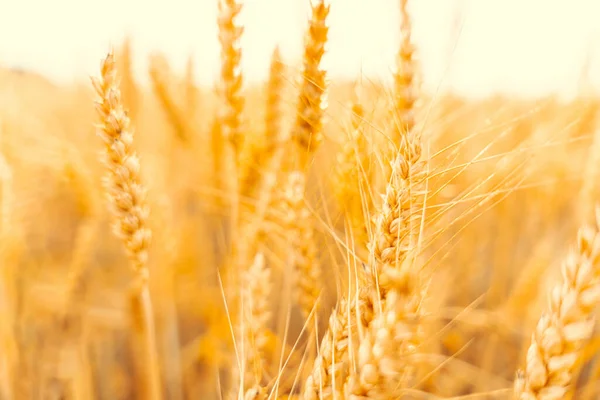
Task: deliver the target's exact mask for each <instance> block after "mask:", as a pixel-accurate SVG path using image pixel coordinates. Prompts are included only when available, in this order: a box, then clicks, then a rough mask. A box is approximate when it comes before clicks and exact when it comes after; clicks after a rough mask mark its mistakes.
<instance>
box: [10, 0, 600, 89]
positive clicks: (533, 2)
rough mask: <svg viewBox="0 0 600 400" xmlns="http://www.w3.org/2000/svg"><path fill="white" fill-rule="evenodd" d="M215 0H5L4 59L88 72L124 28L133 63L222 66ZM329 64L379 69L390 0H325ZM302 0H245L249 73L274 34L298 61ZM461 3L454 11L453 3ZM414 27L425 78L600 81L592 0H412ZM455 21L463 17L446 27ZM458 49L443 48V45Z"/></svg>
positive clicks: (256, 75) (384, 60)
mask: <svg viewBox="0 0 600 400" xmlns="http://www.w3.org/2000/svg"><path fill="white" fill-rule="evenodd" d="M217 1H218V0H102V1H91V0H4V1H3V5H2V6H1V7H0V38H1V40H0V64H2V65H7V66H22V67H25V68H29V69H33V70H36V71H39V72H42V73H44V74H46V75H48V76H50V77H51V78H53V79H55V80H59V81H70V80H72V79H73V78H77V79H85V78H86V77H87V75H90V74H95V73H96V72H97V69H98V63H99V60H100V59H101V58H102V57H103V56H104V54H105V52H106V50H107V49H108V48H109V46H110V45H111V44H114V45H118V44H120V41H121V39H122V38H123V36H124V35H125V34H131V36H132V40H133V46H134V48H133V49H134V52H135V56H136V59H135V62H136V69H137V70H138V71H139V72H140V74H142V75H144V76H146V75H147V74H146V60H147V55H148V54H149V53H150V52H151V51H153V50H160V51H162V52H164V53H165V54H166V55H167V56H168V57H169V58H170V60H171V63H172V66H173V68H174V69H175V70H179V71H182V70H183V68H184V65H185V61H186V59H187V57H188V55H189V54H190V53H191V54H193V55H194V59H195V62H196V66H197V77H198V80H199V81H200V82H202V83H210V82H211V81H212V80H213V79H214V78H215V77H216V76H217V75H218V68H219V62H218V59H219V45H218V41H217V28H216V15H217V14H216V12H217ZM330 3H331V14H330V26H331V29H330V44H329V53H328V57H327V60H326V62H327V66H328V69H329V73H330V76H331V77H332V78H335V77H339V76H344V77H349V78H358V77H359V76H360V75H361V74H364V75H365V76H367V77H375V78H386V77H388V76H389V74H390V71H391V68H393V66H394V55H395V52H396V47H397V43H398V40H399V38H398V11H397V3H398V0H330ZM308 5H309V0H246V1H245V2H244V10H243V16H242V20H243V23H244V25H245V29H246V30H245V33H244V37H243V41H242V46H243V51H244V53H243V61H242V62H243V68H244V72H245V74H246V77H247V80H256V79H262V78H264V77H265V76H266V73H267V69H268V63H269V57H270V54H271V52H272V50H273V47H274V46H275V45H276V44H279V45H280V46H281V48H282V51H283V56H284V58H285V61H286V62H288V63H297V60H298V59H299V57H300V52H301V44H302V39H303V33H304V29H305V27H306V24H307V17H308ZM459 10H460V12H459ZM411 11H412V15H413V26H414V39H415V42H416V43H417V45H418V49H419V53H420V58H421V63H422V67H423V71H424V79H425V84H426V85H428V86H429V87H431V88H435V87H437V86H438V85H440V84H441V85H442V86H452V87H454V88H457V89H459V90H461V91H463V92H466V93H469V94H474V95H483V94H486V93H489V92H490V91H516V92H520V93H524V94H539V93H543V92H549V91H561V92H563V93H564V92H567V93H568V92H573V90H574V89H575V88H576V87H577V84H578V79H579V75H580V72H581V70H582V65H583V64H584V62H585V59H586V57H588V56H587V55H588V54H589V57H590V75H591V79H592V81H593V83H594V85H595V86H596V87H600V65H599V64H598V60H597V58H598V53H599V50H600V23H598V17H599V16H600V1H598V0H412V4H411ZM453 25H455V26H459V25H460V26H461V27H462V29H461V30H460V35H459V36H458V37H455V36H453V32H457V29H453V28H452V27H453ZM453 46H456V47H455V51H454V53H453V55H452V58H450V54H451V49H452V47H453Z"/></svg>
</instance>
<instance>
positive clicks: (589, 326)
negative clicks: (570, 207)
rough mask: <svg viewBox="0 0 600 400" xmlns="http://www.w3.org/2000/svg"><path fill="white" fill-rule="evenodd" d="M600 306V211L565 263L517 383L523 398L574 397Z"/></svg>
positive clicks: (518, 394)
mask: <svg viewBox="0 0 600 400" xmlns="http://www.w3.org/2000/svg"><path fill="white" fill-rule="evenodd" d="M599 302H600V208H598V207H597V208H596V220H595V224H594V225H593V226H584V227H582V228H581V229H580V230H579V234H578V240H577V248H576V249H574V250H572V251H571V252H570V254H569V255H568V257H567V258H566V260H565V261H564V262H563V265H562V279H561V281H560V283H558V285H556V286H555V287H554V288H553V289H552V291H551V292H550V298H549V304H548V310H547V312H546V313H545V314H544V315H542V317H541V318H540V320H539V322H538V324H537V326H536V328H535V330H534V332H533V334H532V337H531V345H530V346H529V350H528V351H527V360H526V363H525V369H524V370H523V371H519V372H518V374H517V378H516V381H515V398H516V399H519V400H534V399H540V400H558V399H564V398H568V397H569V396H571V395H572V393H571V392H570V389H571V387H572V385H573V384H574V383H575V382H574V378H575V373H576V372H577V365H578V360H579V357H580V355H581V354H580V353H581V350H582V348H583V346H584V345H585V344H586V342H587V341H588V340H589V339H590V338H591V336H592V333H593V330H594V324H595V322H596V318H595V315H594V310H595V308H596V307H597V306H598V303H599Z"/></svg>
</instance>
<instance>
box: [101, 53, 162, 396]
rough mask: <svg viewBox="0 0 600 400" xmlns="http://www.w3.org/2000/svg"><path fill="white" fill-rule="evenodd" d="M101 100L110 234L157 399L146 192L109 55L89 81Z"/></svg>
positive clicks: (150, 391) (149, 389) (148, 387)
mask: <svg viewBox="0 0 600 400" xmlns="http://www.w3.org/2000/svg"><path fill="white" fill-rule="evenodd" d="M92 84H93V86H94V89H95V90H96V93H97V94H98V96H99V99H98V100H97V101H96V110H97V112H98V116H99V118H100V121H99V124H98V125H97V133H98V136H99V137H100V138H101V139H102V140H103V142H104V145H105V155H104V156H105V157H104V163H105V165H106V169H107V172H108V174H107V177H106V179H105V182H104V184H105V191H106V193H107V195H108V199H109V204H110V206H109V209H110V213H111V216H112V220H113V232H114V233H115V235H116V236H117V237H118V238H119V239H121V240H122V241H123V243H124V245H125V250H126V252H127V255H128V256H129V259H130V262H131V266H132V267H133V271H134V273H135V275H136V279H135V282H134V284H133V286H132V289H133V290H132V304H133V315H132V317H133V322H134V326H135V327H137V328H139V330H140V332H141V333H142V334H141V335H140V336H143V341H144V343H143V347H145V349H144V351H145V356H146V359H145V361H144V366H145V368H146V371H145V373H144V374H143V376H144V382H145V383H144V388H143V389H144V391H145V398H148V399H152V400H158V399H160V398H161V397H162V396H161V389H160V373H159V369H158V364H157V359H156V356H157V349H156V343H155V337H154V334H155V333H154V319H153V312H152V304H151V301H150V292H149V289H148V279H149V272H148V267H147V261H148V246H149V244H150V237H151V232H150V229H149V228H148V222H147V220H148V215H149V208H148V206H147V204H146V193H145V188H144V186H143V185H142V183H141V179H140V161H139V158H138V156H137V154H136V152H135V150H134V149H133V130H132V129H131V127H130V126H129V125H130V121H129V117H128V116H127V112H126V111H125V110H124V108H123V103H122V101H121V92H120V90H119V87H118V81H117V71H116V68H115V59H114V56H113V53H112V52H110V53H109V54H108V55H107V56H106V58H105V59H104V60H103V61H102V64H101V66H100V77H99V78H92Z"/></svg>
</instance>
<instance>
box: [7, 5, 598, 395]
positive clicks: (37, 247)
mask: <svg viewBox="0 0 600 400" xmlns="http://www.w3.org/2000/svg"><path fill="white" fill-rule="evenodd" d="M407 2H408V1H407V0H400V1H399V2H398V3H399V4H398V5H399V10H400V13H399V15H400V21H398V24H399V27H400V30H401V41H400V46H399V48H398V49H397V54H398V57H397V64H396V66H395V68H394V70H393V72H391V73H390V74H391V77H390V78H392V80H391V81H392V82H393V83H392V84H386V83H384V82H383V81H382V82H378V81H376V80H371V79H357V80H355V81H349V80H341V79H338V80H332V79H330V78H329V77H328V75H327V70H326V69H325V67H324V66H323V63H322V59H323V57H324V55H325V53H326V51H327V48H328V43H327V41H328V34H329V23H328V15H329V10H330V5H329V4H328V3H327V1H325V0H313V1H312V2H311V14H310V17H309V19H308V20H307V21H306V34H305V37H304V50H303V58H302V61H301V63H299V64H298V65H295V64H293V63H291V62H289V61H288V60H285V59H283V58H282V55H281V52H280V50H279V49H278V48H274V49H273V55H272V59H271V61H270V70H269V77H268V80H267V81H266V82H263V83H261V84H256V85H254V84H252V85H250V84H247V83H246V82H245V79H244V71H243V70H242V69H241V68H240V61H241V59H242V57H243V49H241V48H240V46H239V42H240V39H241V37H242V36H243V34H244V30H243V27H242V26H240V25H239V22H238V18H237V16H238V15H239V13H240V12H241V10H242V7H243V1H242V0H221V1H220V2H219V12H218V15H216V16H215V19H216V20H217V21H218V28H219V43H220V46H221V53H220V57H221V69H220V77H219V80H218V81H217V82H215V83H214V85H213V86H212V87H210V86H208V87H206V86H201V85H199V84H197V83H196V80H195V79H194V72H195V68H196V66H195V65H194V63H193V62H192V59H190V61H189V62H188V64H187V67H186V70H185V73H184V74H178V73H175V72H173V69H172V68H171V66H170V60H169V59H168V57H166V56H165V55H163V54H161V53H154V54H152V55H151V56H150V58H149V68H148V71H147V74H148V75H147V77H148V78H149V79H148V82H149V85H145V84H143V83H142V81H143V80H144V79H142V77H140V76H137V75H136V74H135V73H134V72H133V70H134V69H133V68H132V53H133V52H134V51H135V47H134V46H132V44H131V41H130V40H129V39H126V40H125V41H124V42H123V43H120V44H119V45H118V46H116V47H115V48H114V49H107V54H99V55H98V59H99V61H100V60H101V61H100V62H99V64H98V69H97V70H96V71H90V76H91V77H92V79H91V81H89V82H85V83H82V84H71V85H66V84H61V85H59V84H56V83H53V82H51V81H50V80H48V79H47V78H46V77H44V76H41V75H37V74H36V73H34V72H30V71H26V70H19V69H10V68H4V69H0V236H1V240H0V265H1V275H0V399H1V400H13V399H17V400H20V399H86V400H87V399H107V400H108V399H111V400H112V399H148V400H160V399H173V400H183V399H206V400H212V399H236V398H237V399H241V400H251V399H305V400H309V399H310V400H313V399H315V400H316V399H349V400H350V399H351V400H359V399H371V398H373V399H519V400H525V399H527V400H529V399H544V400H550V399H582V400H586V399H596V398H599V397H600V383H599V382H600V357H599V354H600V353H599V351H600V341H599V339H600V336H599V334H598V329H597V327H596V313H597V309H596V308H597V305H598V303H599V301H600V208H597V207H598V202H597V199H598V196H599V195H600V190H599V185H598V184H597V182H598V179H599V178H600V177H599V175H598V169H599V167H600V136H598V132H600V130H599V128H600V127H599V126H598V123H599V122H600V121H599V120H598V111H599V110H600V99H599V98H598V97H596V96H595V95H593V94H591V92H590V91H587V90H581V91H580V93H579V94H578V96H577V97H576V98H574V99H571V100H564V99H562V98H560V97H558V96H550V95H548V96H544V97H539V98H535V99H524V98H517V97H511V96H504V95H496V96H490V97H488V98H485V99H480V100H474V99H467V98H464V97H461V96H460V95H457V94H455V93H452V92H435V93H433V92H428V91H426V90H425V89H423V86H422V85H421V74H420V71H421V65H420V63H419V58H418V53H419V48H418V47H417V46H415V44H414V42H413V39H412V20H411V15H410V12H409V8H408V5H407Z"/></svg>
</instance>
